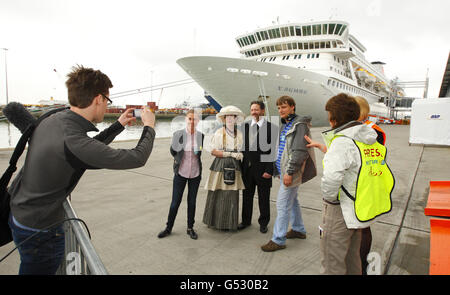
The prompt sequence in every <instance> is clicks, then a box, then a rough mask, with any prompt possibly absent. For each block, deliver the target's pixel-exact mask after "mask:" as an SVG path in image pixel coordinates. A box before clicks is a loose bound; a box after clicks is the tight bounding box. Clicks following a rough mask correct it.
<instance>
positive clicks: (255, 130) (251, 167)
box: [238, 101, 277, 233]
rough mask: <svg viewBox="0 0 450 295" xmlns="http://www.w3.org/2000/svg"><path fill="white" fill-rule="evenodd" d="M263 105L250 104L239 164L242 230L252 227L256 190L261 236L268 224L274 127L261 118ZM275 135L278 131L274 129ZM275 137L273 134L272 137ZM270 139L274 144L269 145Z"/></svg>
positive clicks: (274, 141)
mask: <svg viewBox="0 0 450 295" xmlns="http://www.w3.org/2000/svg"><path fill="white" fill-rule="evenodd" d="M264 113H265V105H264V103H263V102H262V101H253V102H251V103H250V114H251V116H252V117H253V118H252V120H251V121H248V122H245V123H244V126H243V127H244V136H245V138H244V159H243V161H242V166H243V167H242V176H243V180H244V183H245V187H246V189H245V190H244V191H243V200H242V223H240V224H239V225H238V229H239V230H242V229H244V228H246V227H247V226H249V225H250V224H251V220H252V211H253V196H254V194H255V190H256V188H258V204H259V212H260V216H259V218H258V223H259V226H260V228H259V229H260V231H261V233H266V232H267V225H268V224H269V221H270V188H271V187H272V175H273V157H272V156H271V155H272V154H271V151H272V150H275V148H274V146H273V145H274V144H276V138H277V137H276V136H273V134H272V131H273V130H272V129H273V125H272V124H271V123H270V122H268V121H267V120H266V119H265V118H264V117H263V116H264ZM274 130H275V132H277V129H276V128H274ZM275 134H276V133H275ZM272 137H273V138H274V140H273V141H272Z"/></svg>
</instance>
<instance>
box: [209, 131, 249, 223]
mask: <svg viewBox="0 0 450 295" xmlns="http://www.w3.org/2000/svg"><path fill="white" fill-rule="evenodd" d="M235 134H236V136H232V135H230V134H229V133H227V132H226V131H225V129H224V128H220V129H219V130H217V131H216V133H215V134H214V136H213V138H212V140H211V148H212V149H216V150H222V151H224V150H225V151H235V152H237V151H239V150H240V148H241V147H242V142H243V141H242V133H241V132H240V131H236V132H235ZM224 147H225V149H224ZM225 165H226V166H227V167H229V165H231V166H234V168H235V182H234V184H232V185H229V184H225V182H224V172H223V171H224V169H223V168H224V166H225ZM209 170H210V172H209V175H208V179H207V181H206V185H205V189H207V190H208V196H207V199H206V206H205V211H204V214H203V223H205V224H206V225H208V227H210V228H215V229H219V230H237V225H238V220H239V190H243V189H244V188H245V186H244V183H243V181H242V171H241V163H240V161H238V160H236V159H235V158H232V157H226V158H219V157H216V158H215V159H214V161H213V163H212V164H211V167H210V168H209Z"/></svg>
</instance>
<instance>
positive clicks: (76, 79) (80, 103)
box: [66, 65, 113, 109]
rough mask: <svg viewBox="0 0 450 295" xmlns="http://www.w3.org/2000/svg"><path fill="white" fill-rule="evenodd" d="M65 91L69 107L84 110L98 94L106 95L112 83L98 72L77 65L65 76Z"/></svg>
mask: <svg viewBox="0 0 450 295" xmlns="http://www.w3.org/2000/svg"><path fill="white" fill-rule="evenodd" d="M67 78H68V79H67V81H66V86H67V91H68V98H69V103H70V105H71V106H75V107H79V108H81V109H84V108H86V107H88V106H90V105H91V103H92V101H93V100H94V98H95V97H96V96H97V95H99V94H104V95H106V94H108V93H109V88H112V87H113V85H112V82H111V80H110V79H109V78H108V76H106V75H105V74H103V73H102V72H101V71H99V70H94V69H92V68H85V67H84V66H82V65H77V66H75V67H73V68H72V72H70V73H69V74H67Z"/></svg>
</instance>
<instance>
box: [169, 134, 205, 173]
mask: <svg viewBox="0 0 450 295" xmlns="http://www.w3.org/2000/svg"><path fill="white" fill-rule="evenodd" d="M187 135H188V134H187V132H186V128H185V129H181V130H178V131H175V133H174V134H173V137H172V143H171V145H170V154H171V155H172V156H173V173H175V174H177V173H178V169H179V168H180V164H181V160H182V159H183V155H184V147H185V145H186V142H185V139H186V136H187ZM195 136H196V141H197V146H196V147H195V148H194V152H195V155H196V156H197V159H198V164H199V166H200V176H201V175H202V160H201V156H202V150H203V139H204V137H205V135H204V134H203V133H201V132H199V131H197V130H195Z"/></svg>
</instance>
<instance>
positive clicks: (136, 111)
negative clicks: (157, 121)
mask: <svg viewBox="0 0 450 295" xmlns="http://www.w3.org/2000/svg"><path fill="white" fill-rule="evenodd" d="M141 113H142V109H135V110H133V117H136V118H140V117H141Z"/></svg>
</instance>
